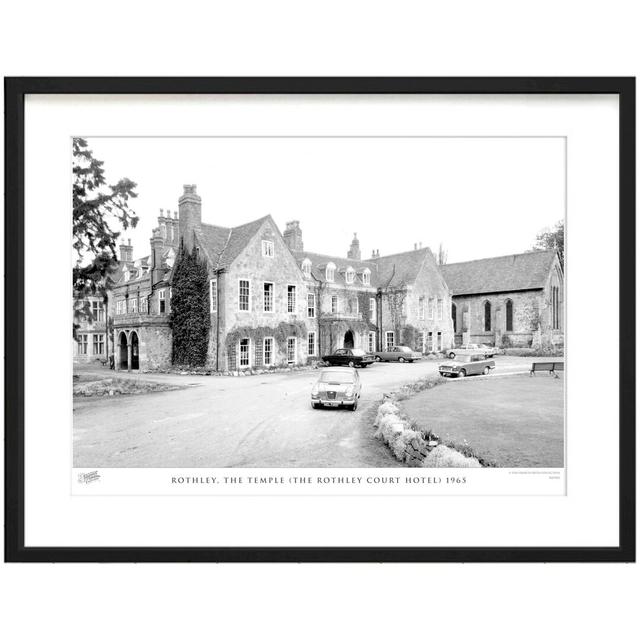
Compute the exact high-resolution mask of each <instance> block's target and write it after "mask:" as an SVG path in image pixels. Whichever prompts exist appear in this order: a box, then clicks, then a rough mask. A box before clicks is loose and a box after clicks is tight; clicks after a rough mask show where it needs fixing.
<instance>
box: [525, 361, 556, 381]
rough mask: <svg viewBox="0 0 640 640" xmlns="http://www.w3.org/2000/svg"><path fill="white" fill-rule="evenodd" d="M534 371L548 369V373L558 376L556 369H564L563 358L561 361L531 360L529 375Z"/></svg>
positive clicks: (534, 372) (533, 373) (532, 374)
mask: <svg viewBox="0 0 640 640" xmlns="http://www.w3.org/2000/svg"><path fill="white" fill-rule="evenodd" d="M536 371H548V372H549V375H553V376H555V377H556V378H559V377H560V376H559V375H558V373H557V372H558V371H564V360H563V361H561V362H532V363H531V371H530V372H529V375H530V376H534V375H535V374H536Z"/></svg>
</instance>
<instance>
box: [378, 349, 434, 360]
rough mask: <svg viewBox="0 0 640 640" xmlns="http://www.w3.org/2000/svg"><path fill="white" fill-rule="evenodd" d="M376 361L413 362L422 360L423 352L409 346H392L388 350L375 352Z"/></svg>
mask: <svg viewBox="0 0 640 640" xmlns="http://www.w3.org/2000/svg"><path fill="white" fill-rule="evenodd" d="M372 355H373V357H374V358H375V360H376V362H383V361H384V362H413V361H414V360H420V358H422V354H421V353H418V352H417V351H413V350H412V349H410V348H409V347H404V346H399V347H391V349H389V350H388V351H376V352H374V353H373V354H372Z"/></svg>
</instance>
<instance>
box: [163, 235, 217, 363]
mask: <svg viewBox="0 0 640 640" xmlns="http://www.w3.org/2000/svg"><path fill="white" fill-rule="evenodd" d="M210 323H211V320H210V316H209V274H208V271H207V266H206V265H205V264H204V262H202V261H201V260H200V258H199V257H198V254H197V252H196V250H195V248H194V249H193V251H191V252H189V251H187V250H185V249H184V247H183V246H182V245H181V246H180V251H179V253H178V258H177V260H176V264H175V267H174V269H173V275H172V280H171V332H172V339H173V349H172V356H171V359H172V362H173V364H175V365H179V366H180V365H182V366H191V367H203V366H204V365H205V364H206V361H207V352H208V349H209V328H210Z"/></svg>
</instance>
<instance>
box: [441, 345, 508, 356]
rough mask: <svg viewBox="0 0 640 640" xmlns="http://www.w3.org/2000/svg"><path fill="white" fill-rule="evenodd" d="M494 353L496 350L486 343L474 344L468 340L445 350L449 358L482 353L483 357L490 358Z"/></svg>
mask: <svg viewBox="0 0 640 640" xmlns="http://www.w3.org/2000/svg"><path fill="white" fill-rule="evenodd" d="M496 353H497V351H496V349H494V348H493V347H489V346H487V345H486V344H476V343H474V342H468V343H467V344H462V345H460V346H459V347H453V348H451V349H449V350H448V351H447V355H448V356H449V357H450V358H455V357H456V356H464V355H470V354H474V355H482V356H484V357H485V358H490V357H491V356H493V355H495V354H496Z"/></svg>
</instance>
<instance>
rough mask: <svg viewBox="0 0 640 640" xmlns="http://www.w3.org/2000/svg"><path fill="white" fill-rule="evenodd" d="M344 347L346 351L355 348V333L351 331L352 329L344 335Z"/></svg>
mask: <svg viewBox="0 0 640 640" xmlns="http://www.w3.org/2000/svg"><path fill="white" fill-rule="evenodd" d="M343 346H344V348H345V349H353V347H354V340H353V331H351V329H348V330H347V332H346V333H345V334H344V345H343Z"/></svg>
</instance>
